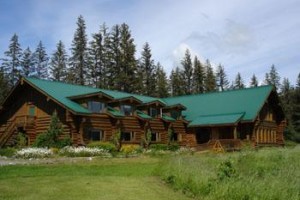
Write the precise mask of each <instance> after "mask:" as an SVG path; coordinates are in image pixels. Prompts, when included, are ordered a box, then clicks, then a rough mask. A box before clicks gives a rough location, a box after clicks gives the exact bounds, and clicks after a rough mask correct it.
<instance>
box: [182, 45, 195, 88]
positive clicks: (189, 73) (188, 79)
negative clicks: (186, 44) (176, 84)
mask: <svg viewBox="0 0 300 200" xmlns="http://www.w3.org/2000/svg"><path fill="white" fill-rule="evenodd" d="M181 65H182V67H183V77H184V87H185V88H184V93H185V94H191V93H192V91H193V84H192V83H193V82H192V80H193V65H192V59H191V53H190V51H189V50H188V49H186V51H185V56H184V58H183V60H182V61H181Z"/></svg>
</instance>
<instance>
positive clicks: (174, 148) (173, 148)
mask: <svg viewBox="0 0 300 200" xmlns="http://www.w3.org/2000/svg"><path fill="white" fill-rule="evenodd" d="M179 148H180V146H179V144H178V143H174V142H172V143H170V144H169V146H168V150H170V151H177V150H179Z"/></svg>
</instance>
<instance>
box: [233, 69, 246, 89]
mask: <svg viewBox="0 0 300 200" xmlns="http://www.w3.org/2000/svg"><path fill="white" fill-rule="evenodd" d="M242 88H245V85H244V81H243V79H242V76H241V74H240V72H238V74H237V75H236V78H235V82H234V89H242Z"/></svg>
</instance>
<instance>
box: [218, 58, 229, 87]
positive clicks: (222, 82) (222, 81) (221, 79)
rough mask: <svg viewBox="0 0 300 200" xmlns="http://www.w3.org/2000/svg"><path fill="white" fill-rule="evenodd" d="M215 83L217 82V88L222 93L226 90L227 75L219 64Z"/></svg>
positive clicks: (227, 83) (227, 85)
mask: <svg viewBox="0 0 300 200" xmlns="http://www.w3.org/2000/svg"><path fill="white" fill-rule="evenodd" d="M216 81H217V86H218V87H219V88H220V91H224V90H227V89H228V87H229V81H228V79H227V74H226V72H225V69H224V67H223V66H222V65H221V64H219V66H218V68H217V73H216Z"/></svg>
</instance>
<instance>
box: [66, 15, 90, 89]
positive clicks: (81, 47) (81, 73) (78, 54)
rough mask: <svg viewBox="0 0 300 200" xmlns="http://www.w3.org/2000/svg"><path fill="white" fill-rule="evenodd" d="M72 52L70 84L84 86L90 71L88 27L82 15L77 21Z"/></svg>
mask: <svg viewBox="0 0 300 200" xmlns="http://www.w3.org/2000/svg"><path fill="white" fill-rule="evenodd" d="M71 52H72V56H71V58H70V70H69V79H70V80H69V82H73V83H75V84H79V85H84V84H85V80H86V73H87V71H88V49H87V35H86V25H85V21H84V19H83V17H82V16H81V15H80V16H79V17H78V19H77V29H76V31H75V34H74V38H73V41H72V48H71Z"/></svg>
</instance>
